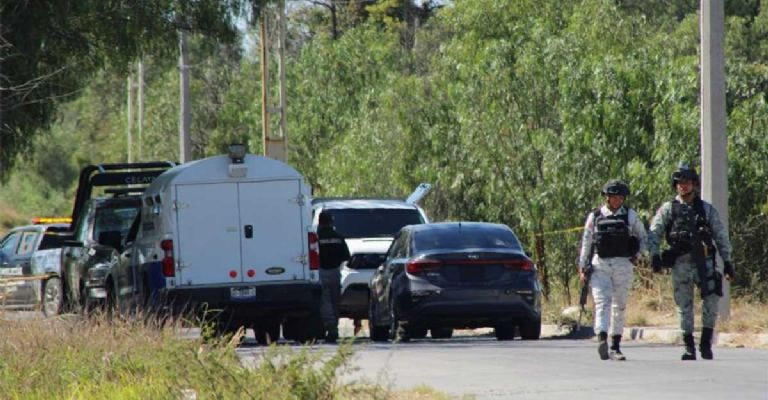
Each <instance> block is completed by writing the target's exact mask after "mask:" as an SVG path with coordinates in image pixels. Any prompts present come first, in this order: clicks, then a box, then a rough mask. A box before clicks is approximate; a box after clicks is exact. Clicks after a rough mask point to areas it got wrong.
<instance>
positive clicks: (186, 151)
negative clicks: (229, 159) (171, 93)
mask: <svg viewBox="0 0 768 400" xmlns="http://www.w3.org/2000/svg"><path fill="white" fill-rule="evenodd" d="M187 51H188V49H187V33H186V32H185V31H184V30H182V31H181V32H180V33H179V78H180V79H179V90H180V92H181V96H180V97H181V99H180V101H179V161H180V162H181V163H182V164H183V163H185V162H188V161H192V151H191V147H192V146H191V141H190V138H189V126H190V104H189V65H188V62H187Z"/></svg>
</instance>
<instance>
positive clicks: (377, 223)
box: [324, 208, 424, 239]
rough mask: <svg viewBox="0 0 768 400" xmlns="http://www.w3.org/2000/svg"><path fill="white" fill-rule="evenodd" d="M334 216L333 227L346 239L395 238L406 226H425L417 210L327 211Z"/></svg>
mask: <svg viewBox="0 0 768 400" xmlns="http://www.w3.org/2000/svg"><path fill="white" fill-rule="evenodd" d="M324 212H329V213H331V215H333V225H334V227H336V231H338V232H339V233H340V234H341V235H342V236H344V238H346V239H356V238H371V237H393V236H395V234H396V233H397V232H398V231H399V230H400V228H402V227H404V226H406V225H413V224H423V223H424V220H422V218H421V214H420V213H419V211H418V210H416V209H405V208H391V209H387V208H369V209H366V208H354V209H338V210H334V209H331V210H327V211H324Z"/></svg>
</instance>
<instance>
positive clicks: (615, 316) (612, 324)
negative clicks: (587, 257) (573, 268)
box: [589, 257, 634, 336]
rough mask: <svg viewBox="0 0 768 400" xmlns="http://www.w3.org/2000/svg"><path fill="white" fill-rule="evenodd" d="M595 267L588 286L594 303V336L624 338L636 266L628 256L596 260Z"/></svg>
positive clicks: (593, 265) (597, 258)
mask: <svg viewBox="0 0 768 400" xmlns="http://www.w3.org/2000/svg"><path fill="white" fill-rule="evenodd" d="M592 267H593V268H594V270H593V272H592V279H591V280H590V281H589V284H590V286H591V287H592V299H593V300H594V301H595V324H594V327H595V328H594V329H595V333H600V332H606V333H608V334H610V335H611V336H613V335H621V333H622V332H623V331H624V312H625V310H626V308H627V296H628V295H629V288H630V287H631V286H632V280H633V279H634V266H633V265H632V263H631V262H629V259H628V258H625V257H615V258H599V257H595V260H594V262H593V263H592Z"/></svg>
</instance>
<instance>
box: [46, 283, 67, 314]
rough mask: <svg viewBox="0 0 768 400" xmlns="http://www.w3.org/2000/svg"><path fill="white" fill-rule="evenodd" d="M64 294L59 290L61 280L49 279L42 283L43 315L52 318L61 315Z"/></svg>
mask: <svg viewBox="0 0 768 400" xmlns="http://www.w3.org/2000/svg"><path fill="white" fill-rule="evenodd" d="M63 300H64V293H63V291H62V290H61V279H59V278H50V279H48V280H46V281H45V282H43V298H42V303H43V307H42V308H43V314H45V316H46V317H52V316H55V315H59V314H61V308H62V304H63V303H64V302H63Z"/></svg>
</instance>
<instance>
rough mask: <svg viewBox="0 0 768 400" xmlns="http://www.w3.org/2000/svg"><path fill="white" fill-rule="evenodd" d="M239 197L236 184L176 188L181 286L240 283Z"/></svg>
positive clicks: (178, 274)
mask: <svg viewBox="0 0 768 400" xmlns="http://www.w3.org/2000/svg"><path fill="white" fill-rule="evenodd" d="M237 197H238V195H237V184H236V183H212V184H192V185H177V186H176V215H177V219H176V221H177V224H178V227H177V229H176V232H178V244H177V243H174V246H178V251H177V253H176V254H178V257H179V259H178V261H177V262H178V263H179V264H180V266H181V268H180V270H177V272H176V274H177V277H178V284H179V285H181V286H185V285H204V284H211V283H228V282H240V281H241V279H242V270H241V264H242V262H241V258H240V234H241V226H240V222H239V221H240V216H239V211H238V202H237ZM230 271H236V272H237V275H236V276H235V277H231V276H230Z"/></svg>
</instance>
